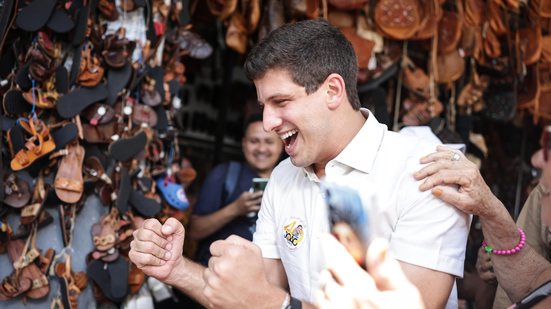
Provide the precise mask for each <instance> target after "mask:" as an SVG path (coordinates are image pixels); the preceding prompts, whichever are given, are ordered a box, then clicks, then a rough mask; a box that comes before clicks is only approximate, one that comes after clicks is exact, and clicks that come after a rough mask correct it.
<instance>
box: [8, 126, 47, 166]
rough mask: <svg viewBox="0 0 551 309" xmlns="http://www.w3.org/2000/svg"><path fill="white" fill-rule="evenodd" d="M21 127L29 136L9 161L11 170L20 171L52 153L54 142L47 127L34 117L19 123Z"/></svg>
mask: <svg viewBox="0 0 551 309" xmlns="http://www.w3.org/2000/svg"><path fill="white" fill-rule="evenodd" d="M20 125H21V127H22V128H23V129H24V130H25V131H27V133H28V134H30V137H29V138H28V139H27V140H26V142H25V146H24V148H23V149H21V150H19V151H18V152H17V153H16V154H15V156H14V158H13V159H12V160H11V169H12V170H14V171H19V170H22V169H24V168H26V167H28V166H29V165H31V164H32V163H33V162H34V161H35V160H36V159H38V158H40V157H42V156H44V155H46V154H48V153H50V152H52V151H53V150H54V149H55V142H54V139H53V138H52V135H51V134H50V129H49V128H48V126H47V125H46V124H45V123H44V122H43V121H42V120H40V119H38V118H36V117H30V118H29V119H28V120H27V121H21V122H20Z"/></svg>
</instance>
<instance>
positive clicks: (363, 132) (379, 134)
mask: <svg viewBox="0 0 551 309" xmlns="http://www.w3.org/2000/svg"><path fill="white" fill-rule="evenodd" d="M360 111H361V112H362V115H363V116H364V117H365V118H367V119H366V121H365V123H364V125H363V126H362V128H361V129H360V131H358V133H357V134H356V136H354V138H353V139H352V140H351V141H350V143H349V144H348V145H347V146H346V147H345V148H344V149H343V151H342V152H341V153H340V154H339V155H338V156H337V157H336V158H335V161H337V162H339V163H341V164H344V165H347V166H350V167H351V168H353V169H356V170H359V171H361V172H364V173H369V172H370V171H371V168H372V167H373V164H374V163H375V158H376V156H377V152H378V151H379V148H380V147H381V144H382V142H383V137H384V134H385V131H386V126H385V125H382V124H380V123H379V121H377V119H375V116H374V115H373V114H372V113H371V112H370V111H369V110H368V109H366V108H362V109H360Z"/></svg>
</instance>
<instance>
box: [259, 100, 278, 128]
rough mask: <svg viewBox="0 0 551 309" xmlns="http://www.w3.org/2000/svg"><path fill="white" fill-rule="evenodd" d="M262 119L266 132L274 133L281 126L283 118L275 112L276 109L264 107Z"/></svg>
mask: <svg viewBox="0 0 551 309" xmlns="http://www.w3.org/2000/svg"><path fill="white" fill-rule="evenodd" d="M262 117H263V121H262V125H263V126H264V131H266V132H271V131H274V130H275V128H277V127H278V126H280V125H281V123H282V121H281V117H280V116H279V115H278V113H277V112H276V111H275V110H274V108H272V107H270V106H269V105H264V111H263V115H262Z"/></svg>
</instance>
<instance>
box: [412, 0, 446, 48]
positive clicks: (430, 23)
mask: <svg viewBox="0 0 551 309" xmlns="http://www.w3.org/2000/svg"><path fill="white" fill-rule="evenodd" d="M420 1H421V2H422V6H423V19H422V20H421V23H420V25H419V30H418V31H417V33H415V35H414V36H413V37H412V38H411V40H426V39H430V38H432V37H433V36H434V35H435V34H436V33H437V31H438V25H439V23H440V20H441V19H442V7H441V6H440V3H439V2H438V0H420Z"/></svg>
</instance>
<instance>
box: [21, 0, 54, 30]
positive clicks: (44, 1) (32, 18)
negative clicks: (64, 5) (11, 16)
mask: <svg viewBox="0 0 551 309" xmlns="http://www.w3.org/2000/svg"><path fill="white" fill-rule="evenodd" d="M56 3H57V1H56V0H34V1H33V2H31V3H30V4H29V5H27V6H26V7H24V8H23V9H22V10H21V11H20V12H19V13H18V14H17V20H16V21H15V24H16V25H17V27H18V28H20V29H22V30H24V31H27V32H35V31H38V30H39V29H40V28H42V27H43V26H44V25H46V23H47V22H48V20H49V19H50V16H51V15H52V12H53V10H54V8H55V5H56Z"/></svg>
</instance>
